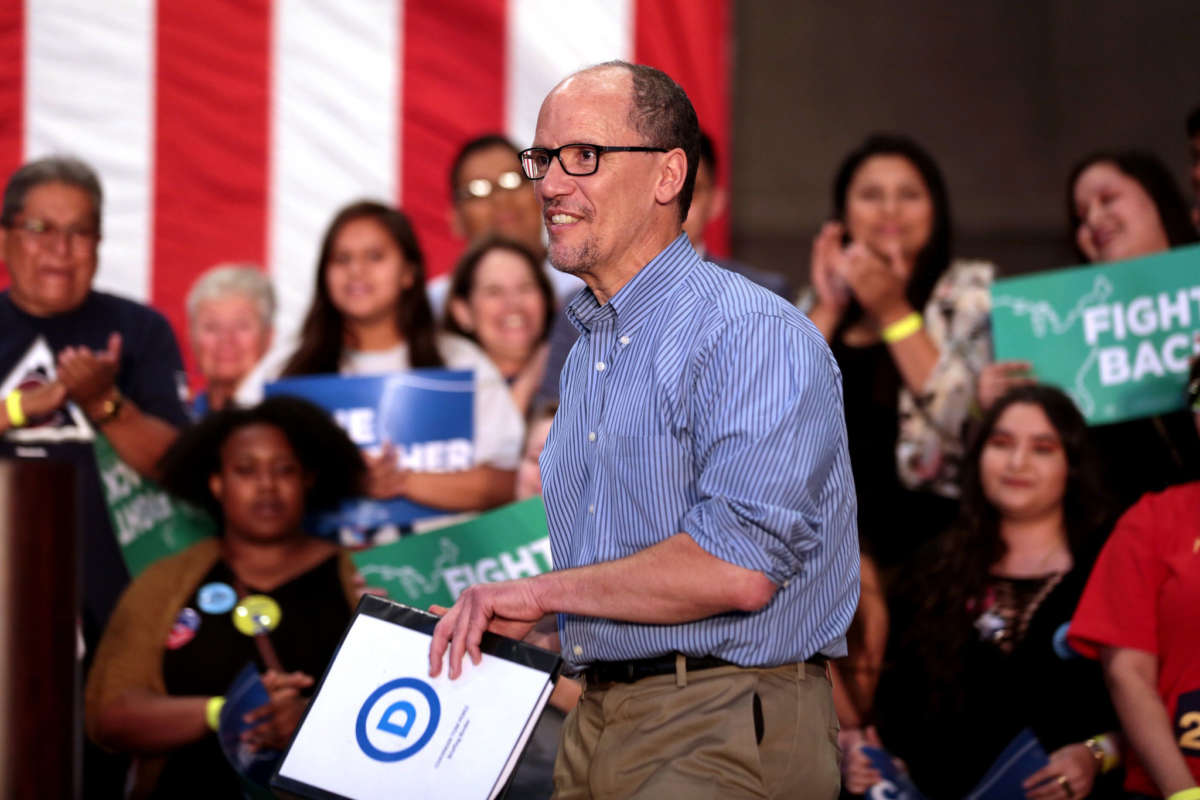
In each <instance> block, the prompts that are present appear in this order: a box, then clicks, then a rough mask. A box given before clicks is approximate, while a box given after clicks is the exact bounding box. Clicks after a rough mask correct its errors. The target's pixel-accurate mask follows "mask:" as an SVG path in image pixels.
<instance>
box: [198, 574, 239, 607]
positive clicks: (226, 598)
mask: <svg viewBox="0 0 1200 800" xmlns="http://www.w3.org/2000/svg"><path fill="white" fill-rule="evenodd" d="M236 604H237V592H235V591H234V590H233V587H232V586H230V585H229V584H228V583H220V582H213V583H206V584H204V585H203V586H201V587H200V591H198V592H196V605H198V606H200V610H201V611H203V612H204V613H205V614H224V613H225V612H226V611H229V610H230V609H232V608H233V607H234V605H236Z"/></svg>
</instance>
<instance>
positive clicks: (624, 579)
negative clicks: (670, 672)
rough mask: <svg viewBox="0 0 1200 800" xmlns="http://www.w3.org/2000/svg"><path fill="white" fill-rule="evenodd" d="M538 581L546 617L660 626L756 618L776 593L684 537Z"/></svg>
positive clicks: (758, 577)
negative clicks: (746, 614)
mask: <svg viewBox="0 0 1200 800" xmlns="http://www.w3.org/2000/svg"><path fill="white" fill-rule="evenodd" d="M532 580H533V581H534V588H533V591H534V594H535V596H536V597H537V599H538V603H539V604H540V605H541V607H542V608H543V609H545V610H546V611H550V612H562V613H567V614H578V615H580V616H586V617H603V618H606V619H615V620H621V621H624V622H641V623H647V624H657V625H670V624H677V623H682V622H692V621H694V620H698V619H704V618H706V617H711V616H714V615H716V614H724V613H726V612H729V611H757V610H758V609H760V608H762V607H763V606H765V605H766V604H767V603H768V602H770V600H771V597H772V596H773V595H774V593H775V589H776V586H775V584H774V583H773V582H772V581H771V579H770V578H768V577H767V576H766V575H764V574H763V573H761V572H758V571H757V570H752V569H746V568H745V567H740V566H738V565H736V564H731V563H730V562H728V561H723V560H721V559H719V558H717V557H716V556H714V555H712V554H710V553H709V552H707V551H706V550H704V549H703V548H701V547H700V545H698V544H696V541H695V540H694V539H692V537H691V536H689V535H687V534H686V533H677V534H675V535H674V536H672V537H670V538H669V539H666V540H664V541H662V542H659V543H658V544H656V545H653V546H651V547H648V548H646V549H645V550H640V551H638V552H637V553H634V554H632V555H629V556H626V557H625V558H620V559H617V560H615V561H606V562H603V563H600V564H593V565H591V566H587V567H577V568H574V569H565V570H556V571H554V572H549V573H546V574H544V575H539V576H537V578H534V579H532Z"/></svg>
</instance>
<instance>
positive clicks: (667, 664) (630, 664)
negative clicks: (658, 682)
mask: <svg viewBox="0 0 1200 800" xmlns="http://www.w3.org/2000/svg"><path fill="white" fill-rule="evenodd" d="M685 658H686V661H685V666H686V669H687V671H688V672H696V671H698V670H705V669H716V668H717V667H736V666H739V665H738V664H734V663H733V662H731V661H726V660H725V659H723V658H717V657H715V656H686V657H685ZM828 660H829V659H828V658H827V657H825V656H823V655H821V654H820V653H818V654H816V655H814V656H812V657H811V658H807V659H805V663H806V664H816V665H817V666H820V667H824V666H825V662H827V661H828ZM674 674H675V654H674V653H670V654H668V655H664V656H654V657H652V658H639V659H635V660H633V661H596V662H593V663H592V664H590V665H588V666H587V667H585V668H584V670H583V676H584V678H585V679H586V680H587V682H588V684H590V685H592V686H595V685H598V684H602V683H635V682H637V681H640V680H641V679H642V678H652V677H654V676H656V675H674Z"/></svg>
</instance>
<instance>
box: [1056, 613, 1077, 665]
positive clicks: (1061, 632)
mask: <svg viewBox="0 0 1200 800" xmlns="http://www.w3.org/2000/svg"><path fill="white" fill-rule="evenodd" d="M1070 627H1071V623H1069V622H1064V623H1063V624H1062V625H1059V626H1058V629H1057V630H1056V631H1054V639H1053V640H1052V642H1053V645H1054V654H1055V655H1056V656H1058V657H1059V658H1061V659H1062V660H1063V661H1069V660H1071V659H1072V658H1079V653H1077V652H1075V649H1074V648H1073V647H1071V643H1070V642H1068V641H1067V629H1068V628H1070Z"/></svg>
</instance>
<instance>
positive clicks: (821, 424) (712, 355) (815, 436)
mask: <svg viewBox="0 0 1200 800" xmlns="http://www.w3.org/2000/svg"><path fill="white" fill-rule="evenodd" d="M696 363H697V368H696V374H695V379H694V383H693V385H692V390H691V392H690V393H689V396H690V398H691V400H690V402H691V404H692V408H691V413H690V415H689V416H690V418H691V419H692V420H694V425H695V431H694V434H695V435H694V438H693V458H694V459H695V464H696V466H697V472H698V482H697V490H698V492H699V495H700V498H701V499H700V501H699V502H698V503H696V504H695V505H694V506H693V507H692V508H691V509H690V510H689V511H688V512H687V514H686V515H685V517H684V520H683V524H682V526H681V527H682V529H683V531H685V532H686V533H688V534H689V535H690V536H691V537H692V538H693V539H695V540H696V542H697V543H698V544H699V545H700V546H701V547H702V548H704V549H705V550H706V551H707V552H709V553H711V554H712V555H714V556H716V557H718V558H720V559H722V560H725V561H728V562H730V563H733V564H737V565H739V566H742V567H746V568H748V569H754V570H758V571H760V572H762V573H763V574H765V575H766V576H767V577H769V578H770V579H771V580H772V581H773V582H775V583H776V584H782V583H784V582H786V581H788V580H789V579H790V578H792V577H793V576H795V575H797V574H800V573H802V572H803V571H804V568H805V564H806V562H807V561H808V560H809V555H810V554H811V553H812V552H813V551H814V550H815V549H817V548H820V547H822V546H830V545H836V544H838V543H839V542H838V540H845V539H846V538H847V537H849V539H856V530H855V526H854V519H855V508H856V506H855V496H854V484H853V480H852V478H851V477H850V471H849V461H848V455H847V450H846V431H845V420H844V417H843V412H842V402H841V394H842V388H841V378H840V375H839V373H838V371H837V367H836V365H835V363H834V361H833V358H832V356H831V355H830V353H829V350H828V348H827V347H826V346H825V345H824V342H823V341H821V339H820V338H819V335H818V334H816V333H815V331H808V330H806V329H805V327H804V326H803V325H801V324H798V322H797V321H795V320H792V319H785V318H782V317H775V316H770V315H766V314H749V315H745V316H743V317H739V318H738V319H735V320H733V321H731V322H729V323H727V324H726V325H725V326H723V327H722V329H721V330H719V331H718V332H717V333H715V334H714V335H713V336H712V337H710V340H709V341H708V342H707V343H706V344H705V346H704V347H703V351H702V354H701V357H700V358H699V359H697V362H696ZM841 544H843V545H844V544H845V541H842V542H841Z"/></svg>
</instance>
